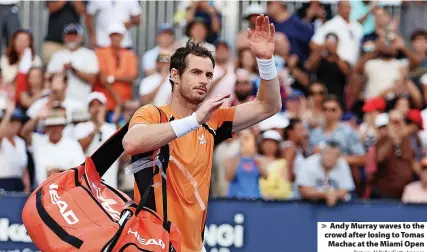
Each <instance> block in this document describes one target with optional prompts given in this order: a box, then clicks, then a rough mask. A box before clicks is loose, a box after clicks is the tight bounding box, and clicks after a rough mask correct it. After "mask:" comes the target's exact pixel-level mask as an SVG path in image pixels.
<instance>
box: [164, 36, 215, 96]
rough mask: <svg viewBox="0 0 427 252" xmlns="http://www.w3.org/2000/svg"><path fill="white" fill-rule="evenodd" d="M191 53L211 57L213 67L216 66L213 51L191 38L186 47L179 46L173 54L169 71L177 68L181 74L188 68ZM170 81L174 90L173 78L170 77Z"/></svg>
mask: <svg viewBox="0 0 427 252" xmlns="http://www.w3.org/2000/svg"><path fill="white" fill-rule="evenodd" d="M189 54H192V55H194V56H197V57H202V58H209V59H210V60H211V61H212V65H213V67H214V68H215V59H214V57H213V56H212V53H211V52H210V51H209V50H208V49H206V48H205V47H203V46H202V45H201V44H200V43H195V42H193V41H191V39H190V40H188V41H187V43H186V44H185V47H181V48H178V49H177V50H176V51H175V52H174V54H173V55H172V57H171V62H170V67H169V72H170V71H171V70H172V68H175V69H176V70H177V71H178V73H179V75H180V76H181V75H182V74H183V73H184V72H185V70H186V69H187V66H188V59H187V56H188V55H189ZM169 82H170V83H171V85H172V91H173V85H174V82H173V81H172V79H169Z"/></svg>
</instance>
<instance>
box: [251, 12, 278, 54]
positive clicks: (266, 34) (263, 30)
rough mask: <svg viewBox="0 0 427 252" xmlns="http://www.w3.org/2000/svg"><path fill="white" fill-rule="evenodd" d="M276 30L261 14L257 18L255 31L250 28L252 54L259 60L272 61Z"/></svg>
mask: <svg viewBox="0 0 427 252" xmlns="http://www.w3.org/2000/svg"><path fill="white" fill-rule="evenodd" d="M274 33H275V28H274V25H273V24H270V20H269V18H268V17H266V16H264V15H263V14H261V15H260V16H258V17H257V18H256V25H255V30H251V29H250V28H248V40H249V44H250V47H251V51H252V53H253V54H254V55H255V56H256V57H257V58H258V59H271V58H272V57H273V53H274Z"/></svg>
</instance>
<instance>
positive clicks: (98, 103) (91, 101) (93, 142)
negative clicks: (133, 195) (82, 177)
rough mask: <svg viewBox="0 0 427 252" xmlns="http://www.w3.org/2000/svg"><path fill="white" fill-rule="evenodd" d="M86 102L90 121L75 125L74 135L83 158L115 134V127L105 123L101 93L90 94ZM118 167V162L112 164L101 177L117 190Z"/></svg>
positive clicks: (103, 100) (104, 102) (104, 103)
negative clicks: (83, 155)
mask: <svg viewBox="0 0 427 252" xmlns="http://www.w3.org/2000/svg"><path fill="white" fill-rule="evenodd" d="M87 100H88V101H87V104H88V110H89V114H90V121H88V122H83V123H79V124H77V125H76V127H75V130H74V133H75V138H76V139H77V140H78V141H79V143H80V146H81V147H82V149H83V152H84V153H85V156H90V155H92V154H93V153H94V152H95V151H96V150H97V149H98V148H99V147H100V146H101V145H102V144H103V143H104V142H105V141H107V140H108V138H110V136H112V135H113V134H114V133H115V132H116V130H117V128H116V125H114V124H111V123H107V122H105V117H106V114H107V109H106V103H107V98H106V97H105V95H104V94H103V93H100V92H92V93H90V95H89V97H88V98H87ZM118 165H119V163H118V161H116V162H114V164H113V165H111V167H110V168H109V169H108V171H107V172H106V173H105V174H104V176H102V179H104V181H105V183H106V184H108V185H109V186H111V187H114V188H117V180H118V169H119V166H118Z"/></svg>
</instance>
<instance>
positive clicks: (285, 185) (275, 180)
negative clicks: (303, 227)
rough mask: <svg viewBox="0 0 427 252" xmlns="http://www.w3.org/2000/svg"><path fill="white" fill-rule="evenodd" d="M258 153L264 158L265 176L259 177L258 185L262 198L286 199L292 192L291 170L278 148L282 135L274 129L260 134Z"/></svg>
mask: <svg viewBox="0 0 427 252" xmlns="http://www.w3.org/2000/svg"><path fill="white" fill-rule="evenodd" d="M261 137H262V140H261V143H260V147H259V153H260V154H261V155H263V156H264V157H265V159H266V161H267V162H268V163H267V166H266V169H267V174H268V176H267V178H265V179H264V178H261V179H260V181H259V186H260V190H261V194H262V197H263V198H264V199H288V198H289V197H290V196H291V192H292V183H291V177H290V174H291V172H290V171H289V167H288V164H287V162H286V160H285V159H284V158H282V153H281V149H280V144H281V142H282V136H281V135H280V134H279V133H278V132H277V131H274V130H268V131H266V132H264V133H263V134H262V136H261Z"/></svg>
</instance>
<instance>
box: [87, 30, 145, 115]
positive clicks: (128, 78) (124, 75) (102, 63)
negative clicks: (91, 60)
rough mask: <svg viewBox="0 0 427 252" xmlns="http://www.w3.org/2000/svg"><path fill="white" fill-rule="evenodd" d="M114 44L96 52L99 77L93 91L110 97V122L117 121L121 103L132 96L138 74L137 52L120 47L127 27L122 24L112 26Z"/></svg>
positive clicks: (109, 31) (108, 99) (108, 108)
mask: <svg viewBox="0 0 427 252" xmlns="http://www.w3.org/2000/svg"><path fill="white" fill-rule="evenodd" d="M108 33H109V34H110V39H111V46H110V47H105V48H98V49H96V50H95V53H96V55H97V57H98V63H99V71H100V74H99V78H98V79H97V82H96V84H95V86H94V91H99V92H102V93H104V95H105V96H106V97H107V111H108V118H109V119H108V121H109V122H114V123H115V122H117V120H118V117H119V116H120V109H121V104H122V103H124V102H126V101H128V100H129V99H131V98H132V86H133V82H134V81H135V79H136V77H137V75H138V59H137V56H136V54H135V52H133V51H131V50H127V49H125V48H123V47H122V46H121V44H122V43H121V42H122V40H123V36H124V35H125V34H126V28H125V26H124V25H123V24H112V25H110V27H109V30H108Z"/></svg>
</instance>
